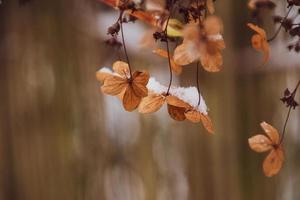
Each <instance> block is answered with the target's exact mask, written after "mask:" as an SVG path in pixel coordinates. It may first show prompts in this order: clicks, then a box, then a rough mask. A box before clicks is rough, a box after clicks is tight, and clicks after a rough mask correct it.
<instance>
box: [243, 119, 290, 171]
mask: <svg viewBox="0 0 300 200" xmlns="http://www.w3.org/2000/svg"><path fill="white" fill-rule="evenodd" d="M260 125H261V127H262V128H263V130H264V131H265V133H266V135H267V136H265V135H262V134H258V135H255V136H253V137H251V138H249V139H248V142H249V146H250V148H251V149H252V150H254V151H256V152H259V153H261V152H266V151H270V153H269V154H268V156H267V157H266V158H265V160H264V162H263V171H264V174H265V175H266V176H268V177H271V176H274V175H276V174H277V173H278V172H279V171H280V169H281V167H282V164H283V161H284V153H283V148H282V145H281V143H280V137H279V134H278V131H277V130H276V129H275V128H274V127H273V126H271V125H270V124H268V123H266V122H262V123H261V124H260Z"/></svg>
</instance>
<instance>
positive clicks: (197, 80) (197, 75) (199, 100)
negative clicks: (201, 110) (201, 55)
mask: <svg viewBox="0 0 300 200" xmlns="http://www.w3.org/2000/svg"><path fill="white" fill-rule="evenodd" d="M196 82H197V90H198V96H199V99H198V106H199V105H200V102H201V94H200V87H199V61H198V62H197V71H196Z"/></svg>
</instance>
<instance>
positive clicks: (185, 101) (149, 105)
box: [138, 78, 214, 133]
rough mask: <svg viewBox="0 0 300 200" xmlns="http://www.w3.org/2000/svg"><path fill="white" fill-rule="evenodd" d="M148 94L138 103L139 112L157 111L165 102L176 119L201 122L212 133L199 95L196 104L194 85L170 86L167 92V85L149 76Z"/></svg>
mask: <svg viewBox="0 0 300 200" xmlns="http://www.w3.org/2000/svg"><path fill="white" fill-rule="evenodd" d="M147 88H148V91H149V95H148V96H147V97H145V98H143V99H142V101H141V103H140V105H139V108H138V109H139V112H140V113H153V112H156V111H158V110H159V109H160V108H161V107H162V106H163V104H164V103H167V107H168V113H169V115H170V117H171V118H172V119H174V120H176V121H184V120H185V119H187V120H189V121H191V122H194V123H200V122H201V123H202V124H203V126H204V127H205V128H206V130H207V131H208V132H209V133H213V132H214V130H213V124H212V121H211V119H210V118H209V116H208V114H207V107H206V104H205V101H204V99H203V98H202V97H201V96H200V97H201V103H200V104H199V105H198V99H197V98H198V95H195V94H197V89H196V88H195V87H189V88H183V87H171V89H170V90H169V93H168V94H167V93H166V91H167V87H166V86H163V85H161V84H160V83H159V82H157V81H156V80H155V79H154V78H150V80H149V83H148V85H147Z"/></svg>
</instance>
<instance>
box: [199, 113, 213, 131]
mask: <svg viewBox="0 0 300 200" xmlns="http://www.w3.org/2000/svg"><path fill="white" fill-rule="evenodd" d="M201 122H202V125H203V126H204V128H205V129H206V130H207V131H208V132H209V133H214V132H215V131H214V126H213V123H212V120H211V119H210V117H209V116H208V115H204V114H201Z"/></svg>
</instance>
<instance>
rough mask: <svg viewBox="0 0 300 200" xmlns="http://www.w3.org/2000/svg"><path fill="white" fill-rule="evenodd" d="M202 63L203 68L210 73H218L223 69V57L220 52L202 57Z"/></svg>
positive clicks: (206, 53)
mask: <svg viewBox="0 0 300 200" xmlns="http://www.w3.org/2000/svg"><path fill="white" fill-rule="evenodd" d="M200 61H201V65H202V66H203V68H204V69H205V70H206V71H208V72H218V71H220V70H221V69H222V68H221V67H222V64H223V56H222V54H221V53H220V52H217V53H215V54H209V53H208V52H205V53H202V54H201V55H200Z"/></svg>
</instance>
